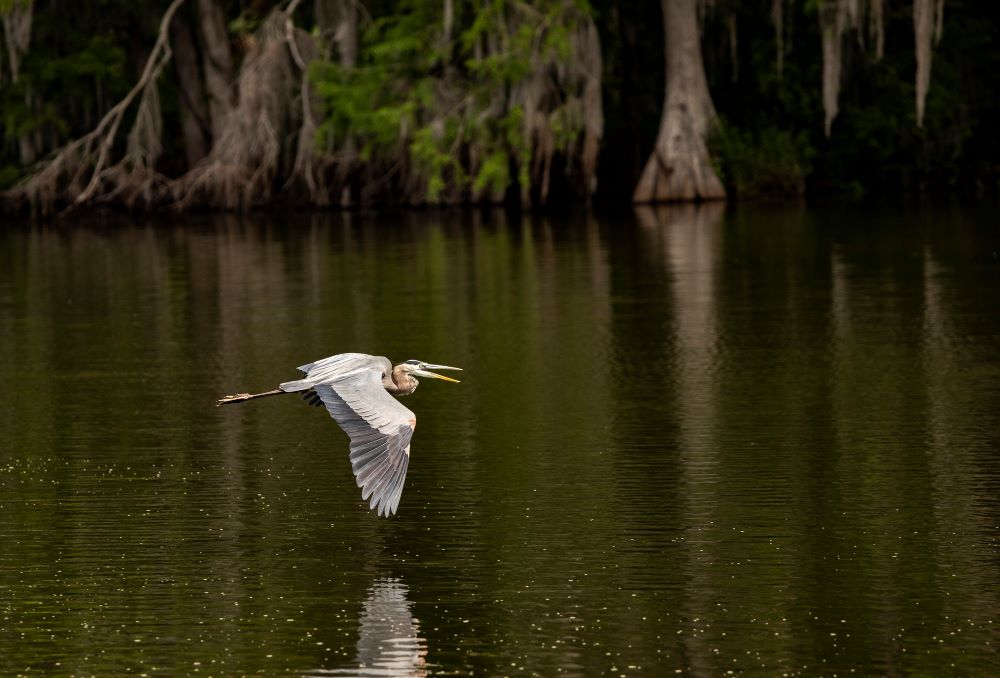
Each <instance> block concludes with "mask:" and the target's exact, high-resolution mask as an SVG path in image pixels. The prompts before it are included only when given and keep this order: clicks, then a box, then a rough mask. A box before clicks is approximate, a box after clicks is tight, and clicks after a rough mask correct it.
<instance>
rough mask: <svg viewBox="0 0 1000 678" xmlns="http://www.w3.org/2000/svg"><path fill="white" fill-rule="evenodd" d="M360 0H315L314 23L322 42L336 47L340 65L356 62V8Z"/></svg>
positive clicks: (347, 65) (348, 65)
mask: <svg viewBox="0 0 1000 678" xmlns="http://www.w3.org/2000/svg"><path fill="white" fill-rule="evenodd" d="M358 2H360V0H316V23H318V24H319V29H320V34H321V35H322V37H323V42H324V43H326V45H328V46H333V45H336V46H337V55H338V57H339V60H340V65H341V66H343V67H344V68H353V67H354V66H355V65H356V64H357V62H358V8H357V4H358Z"/></svg>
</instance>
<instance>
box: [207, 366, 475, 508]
mask: <svg viewBox="0 0 1000 678" xmlns="http://www.w3.org/2000/svg"><path fill="white" fill-rule="evenodd" d="M461 369H462V368H461V367H448V366H447V365H431V364H430V363H425V362H422V361H420V360H407V361H406V362H405V363H400V364H399V365H396V366H395V367H393V366H392V363H391V362H390V361H389V359H388V358H385V357H383V356H374V355H368V354H366V353H341V354H340V355H334V356H330V357H329V358H323V359H322V360H317V361H316V362H314V363H309V364H308V365H302V366H301V367H299V370H301V371H302V372H304V373H305V375H306V376H305V377H304V378H302V379H296V380H295V381H286V382H285V383H283V384H279V385H278V388H276V389H275V390H273V391H266V392H264V393H253V394H251V393H238V394H236V395H230V396H226V397H225V398H223V399H221V400H219V401H218V404H219V405H228V404H230V403H241V402H245V401H247V400H253V399H254V398H264V397H267V396H275V395H281V394H283V393H301V394H302V397H303V398H304V399H305V400H306V401H307V402H308V403H309V404H310V405H320V404H322V405H325V406H326V409H327V410H328V411H329V412H330V416H332V417H333V419H334V421H336V422H337V424H338V425H339V426H340V428H342V429H344V432H345V433H347V435H348V436H350V438H351V466H352V468H353V469H354V475H355V477H356V478H357V481H358V487H360V488H361V498H362V499H364V500H368V499H369V498H370V500H371V503H370V504H369V507H370V508H373V509H377V510H378V512H379V515H383V516H388V515H391V514H393V513H395V512H396V508H397V507H398V506H399V496H400V494H402V492H403V481H404V480H405V479H406V468H407V466H409V463H410V438H412V437H413V430H414V429H415V428H416V427H417V418H416V416H414V414H413V412H410V410H408V409H407V408H406V407H405V406H404V405H403V404H402V403H400V402H399V401H398V400H396V399H395V398H393V397H392V396H404V395H409V394H411V393H413V392H414V391H415V390H417V386H418V385H419V382H418V381H417V380H416V379H415V378H414V377H415V376H420V377H430V378H432V379H443V380H445V381H451V382H454V383H456V384H457V383H459V382H458V380H457V379H452V378H451V377H445V376H443V375H440V374H434V373H433V372H429V371H428V370H461Z"/></svg>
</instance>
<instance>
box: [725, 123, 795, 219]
mask: <svg viewBox="0 0 1000 678" xmlns="http://www.w3.org/2000/svg"><path fill="white" fill-rule="evenodd" d="M708 143H709V149H710V151H711V154H712V159H713V162H714V163H715V167H716V171H717V172H718V173H719V177H720V178H721V179H722V181H723V183H724V184H725V185H726V189H727V190H728V191H729V192H730V193H731V194H733V195H735V196H737V197H739V198H767V199H775V198H787V197H793V196H799V195H802V194H803V193H804V192H805V188H806V176H807V175H808V173H809V169H810V160H811V158H812V156H813V149H812V147H811V146H810V145H809V141H808V136H807V135H806V134H805V133H804V132H799V133H792V132H789V131H787V130H782V129H778V128H776V127H772V126H763V125H762V126H760V127H759V128H757V129H750V130H742V129H739V128H738V127H736V126H734V125H732V124H730V123H727V122H726V121H724V120H722V119H719V120H718V121H717V122H716V124H715V126H714V128H713V130H712V132H711V134H710V135H709V140H708Z"/></svg>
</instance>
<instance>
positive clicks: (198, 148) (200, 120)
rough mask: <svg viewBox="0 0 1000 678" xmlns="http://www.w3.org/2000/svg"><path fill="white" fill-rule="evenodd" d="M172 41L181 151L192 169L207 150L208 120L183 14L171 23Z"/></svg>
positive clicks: (195, 61) (196, 63)
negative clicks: (177, 93) (178, 94)
mask: <svg viewBox="0 0 1000 678" xmlns="http://www.w3.org/2000/svg"><path fill="white" fill-rule="evenodd" d="M170 41H171V42H172V43H173V53H174V67H175V69H176V71H177V81H178V85H179V90H180V92H179V93H180V108H181V129H182V133H183V136H184V153H185V155H186V157H187V167H188V169H191V168H192V167H194V166H195V165H197V164H198V161H199V160H201V159H202V158H204V157H205V156H206V155H207V154H208V135H209V134H210V123H209V118H208V111H206V110H205V95H204V90H203V87H202V83H201V73H200V72H199V70H198V54H197V52H196V51H195V46H194V35H193V34H192V32H191V26H190V25H189V24H188V22H187V20H186V17H183V16H182V17H177V19H176V20H174V22H173V25H172V26H171V27H170Z"/></svg>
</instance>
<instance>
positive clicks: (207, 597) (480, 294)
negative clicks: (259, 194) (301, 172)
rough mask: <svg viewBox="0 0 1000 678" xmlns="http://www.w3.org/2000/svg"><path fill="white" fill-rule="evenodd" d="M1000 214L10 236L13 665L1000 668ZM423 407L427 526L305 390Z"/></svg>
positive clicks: (2, 367) (203, 222)
mask: <svg viewBox="0 0 1000 678" xmlns="http://www.w3.org/2000/svg"><path fill="white" fill-rule="evenodd" d="M996 214H997V211H996V209H995V208H994V207H993V206H989V207H986V206H984V207H981V208H977V207H973V208H969V207H966V208H962V209H959V208H957V207H956V208H947V207H945V208H941V207H938V208H930V207H919V208H918V207H909V208H898V209H882V210H875V211H871V210H862V209H860V208H859V209H855V210H838V211H829V210H822V211H816V210H806V209H798V210H765V209H753V210H747V209H742V210H730V211H725V210H723V209H722V208H721V207H718V206H709V207H706V208H701V209H695V208H671V209H665V210H660V211H652V210H648V211H641V212H638V213H637V214H636V215H635V217H634V218H633V217H622V218H615V219H610V218H601V217H593V216H586V215H580V216H577V217H564V218H559V219H556V218H552V219H546V218H541V217H530V218H524V219H517V218H514V217H511V216H505V215H504V214H502V213H491V212H483V213H478V212H476V213H468V212H456V213H443V214H438V213H433V212H427V213H419V214H409V215H401V216H365V215H358V214H354V215H339V214H332V215H331V214H322V215H279V216H256V217H251V218H238V217H230V216H213V217H200V218H185V219H183V220H173V221H171V220H169V219H166V218H160V219H156V220H153V221H142V220H139V221H135V222H124V223H123V222H122V221H120V220H118V221H115V222H114V223H102V222H101V221H100V220H98V219H92V220H89V221H76V222H72V223H64V224H62V223H61V224H57V225H49V226H34V227H31V226H28V225H23V226H20V227H18V226H14V227H10V225H8V226H7V227H6V228H5V230H3V231H2V232H0V674H3V675H13V674H19V673H31V674H38V673H41V674H60V675H70V674H80V675H82V674H87V675H90V674H93V675H101V676H107V675H118V674H122V673H126V672H135V673H148V674H154V673H159V674H168V675H185V674H192V673H196V672H198V673H201V674H206V675H239V674H245V673H255V672H260V673H264V674H277V673H291V674H298V675H316V676H325V675H360V676H375V675H379V676H425V675H449V674H450V675H469V674H476V675H489V676H501V675H513V676H516V675H538V676H554V675H559V674H561V675H580V676H585V675H586V676H589V675H616V676H618V675H625V676H633V675H647V676H662V675H668V674H669V675H672V674H674V673H681V674H686V675H692V676H719V675H725V674H727V673H728V672H730V671H731V672H734V673H737V674H741V673H742V674H750V675H755V674H756V675H780V674H793V675H805V676H815V675H834V674H837V675H841V674H844V673H848V672H851V671H855V672H856V673H859V674H863V675H864V674H868V675H871V674H891V675H911V674H915V675H926V676H945V675H976V676H996V675H1000V658H998V654H997V649H998V643H1000V634H998V630H997V621H998V619H997V617H998V615H1000V548H998V547H1000V543H998V537H1000V228H998V225H997V218H996ZM346 351H362V352H367V353H376V354H381V355H387V356H389V357H391V358H392V359H394V360H396V361H402V360H405V359H408V358H418V359H422V360H426V361H429V362H437V363H444V364H449V365H459V366H462V367H464V368H465V372H464V373H463V375H462V380H463V383H461V384H460V385H455V384H448V383H445V382H435V381H430V382H429V383H428V382H427V381H425V383H424V384H422V385H421V387H420V388H419V389H418V390H417V392H416V393H415V394H414V395H413V396H410V397H408V398H407V399H406V400H405V404H406V405H407V406H408V407H409V408H411V409H412V410H413V411H414V412H416V414H417V417H418V418H419V422H420V426H419V427H418V428H417V432H416V435H415V436H414V440H413V456H412V463H411V464H410V470H409V475H408V478H407V483H406V489H405V491H404V492H403V496H402V502H401V504H400V508H399V513H398V515H397V516H395V517H394V518H391V519H381V518H378V517H376V516H375V515H374V514H373V513H371V512H369V511H368V509H367V505H366V504H364V503H362V501H361V498H360V491H359V490H358V489H357V488H356V486H355V484H354V478H353V476H352V474H351V468H350V464H349V461H348V459H347V444H346V440H347V438H346V436H345V435H344V434H343V433H342V432H341V431H340V430H339V429H338V428H337V427H336V426H335V425H334V423H333V422H332V421H331V420H330V418H329V417H328V416H327V415H326V413H325V412H324V411H323V410H320V409H315V408H311V407H307V406H306V405H304V404H303V403H302V402H301V401H300V400H299V399H298V398H296V397H294V396H288V397H286V398H272V399H266V400H260V401H254V402H250V403H245V404H242V405H240V406H233V407H227V408H221V409H217V408H216V407H215V399H216V398H218V397H220V396H222V395H224V394H227V393H235V392H238V391H255V390H267V389H271V388H274V387H275V386H276V384H277V383H278V382H281V381H286V380H288V379H292V378H296V375H297V373H296V372H295V369H294V368H295V366H296V365H300V364H302V363H305V362H309V361H311V360H313V359H316V358H320V357H323V356H327V355H331V354H334V353H341V352H346Z"/></svg>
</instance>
